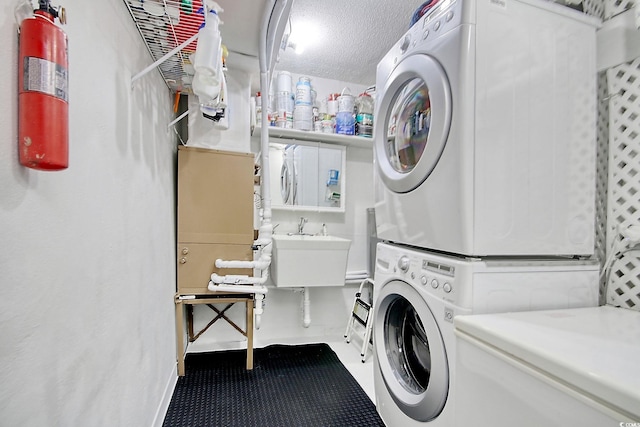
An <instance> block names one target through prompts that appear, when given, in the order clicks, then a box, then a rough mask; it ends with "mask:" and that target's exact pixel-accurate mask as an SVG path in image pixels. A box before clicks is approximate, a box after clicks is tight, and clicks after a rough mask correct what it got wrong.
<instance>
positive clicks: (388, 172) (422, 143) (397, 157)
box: [374, 54, 452, 193]
mask: <svg viewBox="0 0 640 427" xmlns="http://www.w3.org/2000/svg"><path fill="white" fill-rule="evenodd" d="M377 90H378V91H379V92H378V93H379V95H378V98H377V101H376V102H377V104H376V114H375V122H374V138H375V156H376V165H377V168H378V171H379V175H380V177H381V178H382V181H383V182H384V184H385V185H386V186H387V187H388V188H389V189H390V190H391V191H393V192H396V193H408V192H410V191H412V190H414V189H415V188H417V187H418V186H419V185H420V184H422V183H423V182H424V180H425V179H427V177H428V176H429V174H431V172H432V171H433V169H434V168H435V167H436V164H437V163H438V160H439V159H440V155H441V154H442V151H443V150H444V146H445V144H446V142H447V137H448V135H449V127H450V126H451V110H452V106H451V90H450V87H449V81H448V79H447V76H446V74H445V72H444V69H443V68H442V66H441V65H440V64H439V63H438V62H437V61H436V60H435V59H434V58H433V57H431V56H429V55H424V54H416V55H412V56H409V57H407V58H406V59H404V60H403V61H402V62H401V63H400V64H399V65H398V66H397V67H396V68H395V69H394V71H393V72H392V73H391V75H390V76H389V78H388V79H387V81H386V83H385V84H384V87H379V88H378V89H377Z"/></svg>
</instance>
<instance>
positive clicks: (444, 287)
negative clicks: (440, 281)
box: [442, 282, 452, 293]
mask: <svg viewBox="0 0 640 427" xmlns="http://www.w3.org/2000/svg"><path fill="white" fill-rule="evenodd" d="M442 290H443V291H445V292H446V293H449V292H451V290H452V288H451V285H450V284H449V282H446V283H445V284H444V285H442Z"/></svg>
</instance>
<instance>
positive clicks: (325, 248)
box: [271, 234, 351, 287]
mask: <svg viewBox="0 0 640 427" xmlns="http://www.w3.org/2000/svg"><path fill="white" fill-rule="evenodd" d="M350 245H351V240H349V239H342V238H340V237H334V236H306V235H292V236H289V235H280V234H277V235H274V236H273V259H272V262H271V277H272V279H273V282H274V283H275V285H276V286H278V287H307V286H343V285H344V278H345V274H346V271H347V255H348V254H349V246H350Z"/></svg>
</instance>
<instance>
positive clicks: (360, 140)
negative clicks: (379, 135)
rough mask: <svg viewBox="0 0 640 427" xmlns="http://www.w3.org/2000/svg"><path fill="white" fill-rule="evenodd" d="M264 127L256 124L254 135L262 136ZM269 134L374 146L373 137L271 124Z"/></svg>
mask: <svg viewBox="0 0 640 427" xmlns="http://www.w3.org/2000/svg"><path fill="white" fill-rule="evenodd" d="M261 133H262V128H261V127H260V126H256V127H255V128H254V130H253V136H256V137H258V136H260V134H261ZM269 136H270V137H272V138H280V139H292V140H297V141H314V142H324V143H327V144H336V145H345V146H348V147H356V148H369V149H371V148H372V147H373V138H365V137H363V136H355V135H341V134H337V133H323V132H311V131H303V130H296V129H286V128H280V127H276V126H269Z"/></svg>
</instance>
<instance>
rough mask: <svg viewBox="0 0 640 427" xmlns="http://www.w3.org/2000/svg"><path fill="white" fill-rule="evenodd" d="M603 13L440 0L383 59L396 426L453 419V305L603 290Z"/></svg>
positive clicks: (559, 300) (381, 328)
mask: <svg viewBox="0 0 640 427" xmlns="http://www.w3.org/2000/svg"><path fill="white" fill-rule="evenodd" d="M596 26H597V21H596V20H594V19H592V18H589V17H587V16H586V15H583V14H582V13H579V12H577V11H575V10H571V9H568V8H566V7H563V6H560V5H557V4H554V3H552V2H548V1H543V0H441V1H439V2H438V3H437V4H435V6H434V7H432V8H431V10H430V11H429V12H428V13H426V14H425V15H424V16H423V17H422V18H421V19H420V20H419V21H418V22H417V23H416V24H415V25H413V26H412V27H411V28H410V29H409V31H407V33H406V34H405V35H404V37H403V38H402V39H401V40H399V41H398V42H397V43H396V44H395V45H394V46H393V47H392V49H391V50H390V51H389V53H388V54H387V55H386V56H385V57H384V58H383V59H382V60H381V62H380V63H379V64H378V68H377V77H376V87H377V93H378V95H377V101H376V112H375V117H376V123H375V125H374V126H375V130H374V144H375V148H374V153H375V168H374V170H375V173H376V182H375V186H376V188H375V197H376V201H375V202H376V203H375V214H376V223H377V236H378V238H379V239H380V240H381V241H382V242H381V243H379V244H378V247H377V255H376V265H375V276H374V278H375V295H374V306H375V313H374V381H375V392H376V404H377V408H378V411H379V413H380V415H381V417H382V419H383V420H384V422H385V423H386V424H387V426H389V427H394V426H402V427H408V426H453V425H457V424H458V423H457V422H456V414H455V411H454V407H455V400H456V394H457V392H458V391H457V390H456V387H455V386H456V382H455V377H456V372H455V357H456V339H455V334H454V326H453V319H454V317H456V316H458V315H460V314H478V313H502V312H514V311H532V310H543V309H552V308H557V309H561V308H578V307H594V306H596V305H597V304H598V272H599V266H598V265H597V263H595V262H593V261H589V260H588V259H589V258H590V257H591V256H592V255H593V251H594V234H595V231H594V222H595V170H596V165H595V157H596V137H595V128H596V126H595V121H596V105H595V102H596V99H595V95H596V90H595V85H596V67H595V29H596ZM456 410H459V408H457V409H456Z"/></svg>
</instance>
